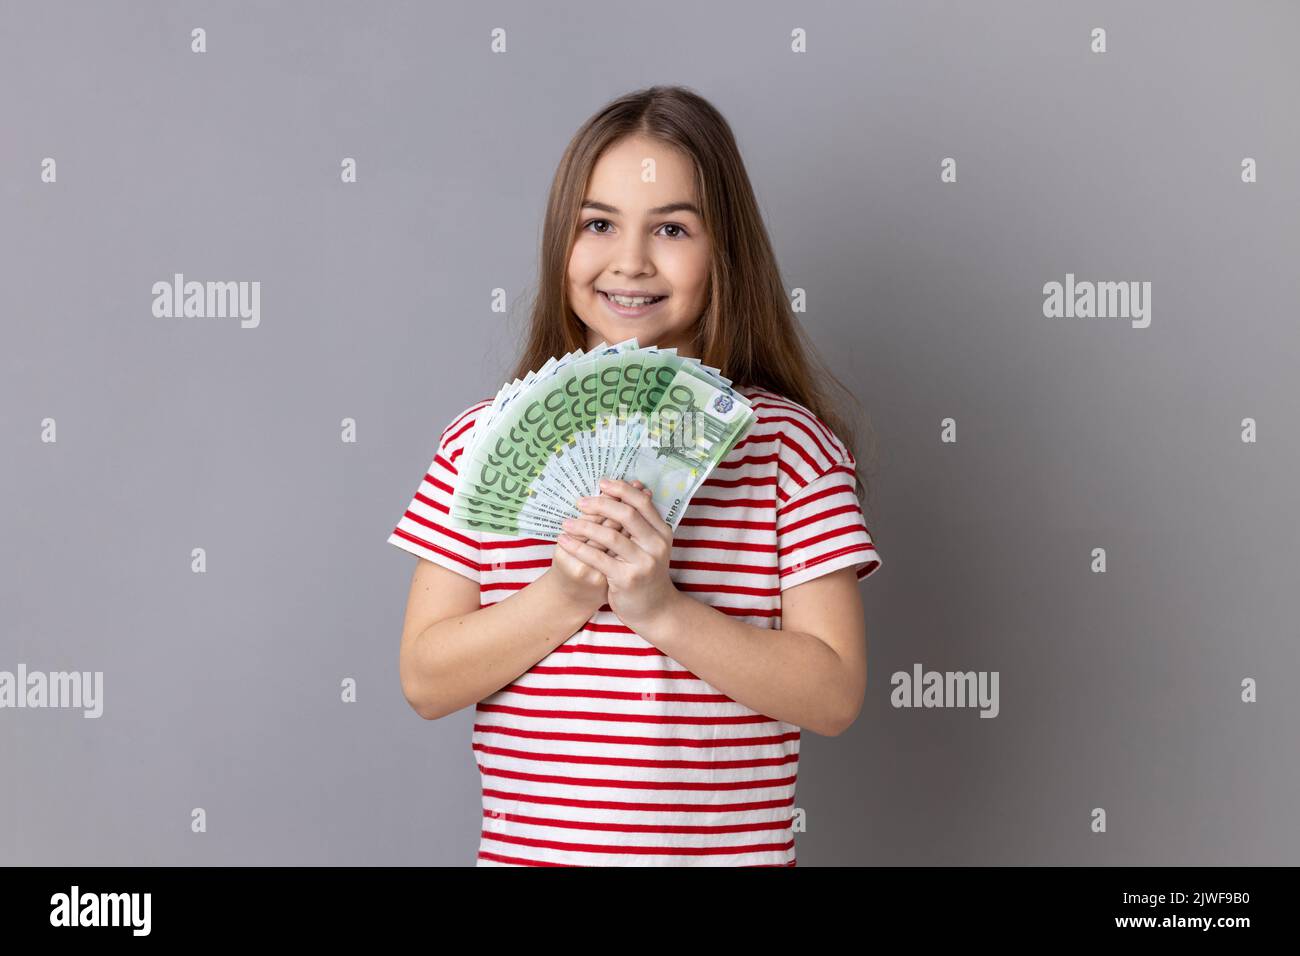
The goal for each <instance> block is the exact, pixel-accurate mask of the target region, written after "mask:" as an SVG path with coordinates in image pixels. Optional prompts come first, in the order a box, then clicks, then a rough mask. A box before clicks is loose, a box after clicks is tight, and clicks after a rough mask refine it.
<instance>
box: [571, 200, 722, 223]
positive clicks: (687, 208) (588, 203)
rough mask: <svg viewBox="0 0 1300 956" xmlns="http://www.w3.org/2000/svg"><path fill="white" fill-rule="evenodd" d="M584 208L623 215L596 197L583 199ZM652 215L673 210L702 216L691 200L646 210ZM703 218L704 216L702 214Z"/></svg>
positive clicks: (659, 214) (663, 213)
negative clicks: (598, 200) (597, 200)
mask: <svg viewBox="0 0 1300 956" xmlns="http://www.w3.org/2000/svg"><path fill="white" fill-rule="evenodd" d="M582 208H583V209H598V210H600V211H601V212H608V213H613V214H614V215H615V216H621V215H622V213H621V212H619V211H618V210H617V209H615V208H614V207H613V206H611V205H609V204H608V203H603V202H596V200H594V199H586V200H583V203H582ZM646 211H647V212H648V213H649V214H650V215H652V216H666V215H668V214H669V213H671V212H691V213H694V214H695V215H697V216H700V211H699V209H697V208H696V207H695V204H694V203H689V202H670V203H669V204H668V205H666V206H656V207H655V208H654V209H648V210H646ZM700 218H701V219H703V218H704V217H703V216H700Z"/></svg>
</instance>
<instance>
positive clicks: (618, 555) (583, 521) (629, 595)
mask: <svg viewBox="0 0 1300 956" xmlns="http://www.w3.org/2000/svg"><path fill="white" fill-rule="evenodd" d="M635 485H640V482H636V483H630V482H626V481H615V480H611V479H602V480H601V482H600V487H601V491H602V494H601V495H600V496H599V497H595V498H579V499H578V508H579V510H581V511H582V512H583V513H584V516H583V517H582V518H570V519H568V520H567V521H565V522H564V528H565V531H566V532H567V533H566V534H564V535H561V537H560V540H559V542H558V544H559V548H563V549H564V550H565V551H566V552H567V553H568V555H570V556H571V557H573V558H575V559H577V560H579V561H581V562H582V564H583V565H585V566H586V567H588V568H589V569H591V570H594V571H598V572H599V573H600V574H602V575H603V576H604V578H605V581H606V582H607V584H608V587H609V606H610V609H611V610H613V612H614V613H615V614H617V615H618V616H619V618H620V619H621V620H622V621H623V623H624V624H626V625H627V626H628V627H630V628H632V629H633V630H637V628H638V625H639V624H643V623H645V622H647V621H649V620H651V619H652V618H654V617H655V615H656V614H658V613H660V612H662V611H663V610H664V609H666V608H668V607H670V606H671V605H672V604H673V603H674V602H675V601H676V600H677V599H678V598H679V597H680V595H681V592H680V591H678V590H677V586H676V585H675V584H673V580H672V578H670V577H669V576H668V562H669V560H670V559H671V558H672V553H673V532H672V529H671V528H669V527H668V525H667V524H665V523H664V520H663V518H661V517H659V512H657V511H655V509H654V506H653V505H651V503H650V492H649V491H647V490H645V489H644V487H643V486H642V487H636V486H635ZM602 518H604V519H606V520H608V519H610V518H612V519H615V520H616V521H618V522H619V523H620V524H621V525H622V527H623V529H625V530H624V531H623V532H622V533H620V532H618V531H615V530H613V529H612V528H610V527H608V526H607V524H606V522H605V521H602V520H601V519H602ZM559 548H557V549H556V551H557V553H558V551H559Z"/></svg>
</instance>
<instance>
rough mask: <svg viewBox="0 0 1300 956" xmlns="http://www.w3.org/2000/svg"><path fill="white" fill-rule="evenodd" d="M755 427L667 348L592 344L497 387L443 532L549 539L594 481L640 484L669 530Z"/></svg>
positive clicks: (747, 408)
mask: <svg viewBox="0 0 1300 956" xmlns="http://www.w3.org/2000/svg"><path fill="white" fill-rule="evenodd" d="M753 421H754V410H753V408H752V406H751V405H750V402H749V401H748V400H747V399H746V398H745V397H744V396H743V395H741V394H739V393H737V392H735V391H733V390H732V388H731V379H728V378H725V377H723V376H722V374H721V373H720V372H719V371H718V369H716V368H713V367H711V366H708V365H703V364H701V362H700V361H699V360H698V359H694V358H688V357H684V356H679V355H677V350H676V349H659V348H654V347H649V348H644V349H643V348H640V347H639V346H638V345H637V340H636V339H628V340H627V341H626V342H621V343H619V344H618V345H609V344H608V343H605V342H602V343H601V344H600V345H598V346H596V347H595V348H594V349H591V350H590V351H587V352H583V351H576V352H571V353H569V354H568V355H566V356H564V357H563V358H558V359H557V358H551V359H549V360H547V362H546V364H545V365H543V366H542V367H541V368H540V369H537V370H536V371H532V372H529V373H528V375H527V376H526V377H525V378H523V379H516V380H515V381H514V382H512V383H508V384H506V385H503V386H502V387H501V390H500V391H499V392H498V393H497V396H496V398H495V399H494V400H493V401H492V404H491V406H489V407H487V408H484V409H483V410H482V411H481V412H480V413H479V416H478V418H477V419H476V421H475V424H474V429H473V431H472V433H471V435H470V437H469V439H468V442H467V443H466V445H465V450H464V452H463V453H462V454H461V456H460V458H459V460H458V461H457V465H456V467H457V476H456V486H455V489H454V493H453V495H452V500H451V516H450V522H451V524H452V526H454V527H457V528H462V529H465V530H472V531H486V532H492V533H494V534H505V535H516V536H521V537H525V536H526V537H536V538H545V539H549V540H552V541H554V540H555V539H557V538H558V537H559V536H560V535H561V534H562V533H563V531H564V529H563V527H562V526H561V522H563V521H564V519H565V518H573V517H578V516H580V515H581V514H582V512H580V511H579V510H578V507H577V505H576V504H575V502H576V501H577V499H578V498H581V497H586V496H590V497H594V496H596V495H599V494H600V486H599V481H600V479H601V478H616V479H622V480H624V481H627V482H631V481H634V480H639V481H640V482H641V483H642V484H644V485H645V486H646V487H647V488H648V489H650V490H651V492H652V495H651V499H650V500H651V502H653V504H654V507H655V509H656V510H657V511H658V512H659V515H660V517H662V518H663V519H664V522H665V523H666V524H667V525H668V526H669V527H670V528H672V529H674V530H676V528H677V524H678V522H679V521H681V518H682V513H683V512H684V511H685V510H686V506H687V504H689V503H690V500H691V498H692V497H693V496H694V494H695V492H696V491H697V490H698V489H699V487H700V485H702V484H703V483H704V481H705V479H707V478H708V476H709V473H710V472H712V471H713V469H714V467H716V465H717V464H718V462H719V461H721V460H722V459H723V458H724V457H725V456H726V455H727V453H728V452H729V451H731V449H732V447H733V446H734V445H735V444H736V442H738V441H739V440H740V439H741V438H742V437H744V435H745V434H746V432H748V430H749V427H750V425H751V424H752V423H753Z"/></svg>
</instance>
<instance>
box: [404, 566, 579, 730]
mask: <svg viewBox="0 0 1300 956" xmlns="http://www.w3.org/2000/svg"><path fill="white" fill-rule="evenodd" d="M602 580H603V579H602ZM574 590H575V589H574V586H573V584H572V579H571V578H570V579H568V580H566V579H564V578H562V577H561V575H560V572H559V571H557V569H556V567H555V565H554V564H552V566H551V567H550V568H548V569H547V570H546V571H545V572H544V573H543V574H542V575H541V576H540V577H539V578H537V580H535V581H533V582H531V583H530V584H528V585H527V586H526V587H523V588H521V589H519V590H518V591H516V592H515V593H514V594H512V595H510V597H508V598H506V599H505V600H503V601H500V602H498V603H496V604H493V605H490V606H488V607H479V586H478V584H477V583H476V582H474V581H472V580H470V579H469V578H467V577H464V576H463V575H460V574H457V573H456V572H454V571H449V570H447V569H446V568H444V567H440V566H439V565H436V564H434V563H433V562H431V561H426V560H424V559H421V560H420V561H419V562H418V564H417V566H416V569H415V574H414V576H413V577H412V578H411V593H410V596H409V597H408V599H407V603H406V622H405V624H404V625H403V628H402V647H401V652H400V655H399V671H400V673H401V680H402V693H404V694H405V695H406V699H407V701H408V702H409V703H410V705H411V707H412V708H414V709H415V712H416V713H418V714H419V715H420V716H421V717H423V718H425V719H426V720H435V719H437V718H439V717H444V716H446V715H447V714H451V713H455V712H456V711H458V710H460V709H461V708H462V707H467V706H469V705H470V704H474V703H477V702H478V701H480V700H482V699H483V698H485V697H487V696H489V695H490V694H493V693H495V692H496V691H498V690H500V689H501V688H502V687H504V686H505V685H506V684H509V683H510V682H511V681H512V680H514V679H515V678H516V677H518V676H519V675H520V674H522V673H524V672H525V671H527V670H528V669H529V668H530V667H532V666H533V665H534V664H536V663H537V662H538V661H539V660H541V659H542V658H543V657H545V656H546V655H547V654H549V653H550V652H551V651H552V650H553V649H554V648H556V647H558V646H559V645H560V644H563V643H564V642H565V641H566V640H568V639H569V638H570V637H571V636H572V635H573V634H574V633H575V632H576V631H578V630H579V629H580V628H581V627H582V625H583V624H584V623H585V622H586V621H588V620H590V619H591V616H592V615H593V614H595V613H596V611H597V610H598V609H599V608H600V606H601V604H602V603H604V601H603V599H597V600H595V603H594V604H593V603H592V599H590V598H588V599H585V600H584V599H583V598H581V597H578V596H575V594H574ZM602 590H603V588H602Z"/></svg>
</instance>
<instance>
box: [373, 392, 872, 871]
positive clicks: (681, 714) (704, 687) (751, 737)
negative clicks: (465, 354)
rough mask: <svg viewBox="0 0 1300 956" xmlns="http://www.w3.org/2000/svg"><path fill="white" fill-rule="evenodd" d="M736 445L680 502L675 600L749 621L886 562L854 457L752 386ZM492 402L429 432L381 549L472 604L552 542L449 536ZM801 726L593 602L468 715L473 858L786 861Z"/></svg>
mask: <svg viewBox="0 0 1300 956" xmlns="http://www.w3.org/2000/svg"><path fill="white" fill-rule="evenodd" d="M736 390H737V391H739V392H740V393H741V394H742V395H744V396H745V397H746V398H748V399H749V400H750V401H751V402H752V404H753V407H754V411H755V413H756V416H757V417H756V420H755V421H754V423H753V424H752V426H751V427H750V430H749V432H748V434H747V435H746V436H745V437H744V438H743V439H741V440H740V441H739V442H737V443H736V445H735V447H734V448H732V449H731V451H730V452H729V453H728V455H727V457H726V458H724V459H723V460H722V461H721V462H720V463H719V464H718V467H717V468H716V469H715V470H714V471H713V472H712V474H711V475H710V476H709V478H708V480H707V481H706V482H705V483H704V484H703V485H702V486H701V487H700V489H699V490H698V491H697V492H696V494H695V497H694V498H692V499H691V502H690V504H689V506H688V507H687V509H686V512H685V514H684V515H683V516H682V520H681V522H680V524H679V526H678V527H677V529H676V531H675V534H674V538H673V552H672V561H671V564H670V566H669V576H670V577H671V578H672V580H673V582H674V583H675V584H676V585H677V588H678V590H681V591H684V592H687V593H688V594H690V595H691V596H692V597H694V598H696V599H697V600H699V601H703V602H704V603H706V604H709V605H711V606H713V607H714V608H717V609H718V610H719V611H721V612H722V613H724V614H727V615H730V616H732V617H735V618H738V619H739V620H741V621H744V622H745V623H747V624H753V625H756V626H758V627H766V628H777V629H779V628H780V626H781V592H782V591H783V590H785V589H786V588H790V587H794V586H795V585H797V584H802V583H803V582H805V581H808V580H811V579H813V578H816V577H819V576H821V575H823V574H828V573H830V572H831V571H835V570H838V569H840V568H846V567H852V568H854V569H855V571H856V575H857V577H858V579H859V580H861V579H862V578H865V577H866V576H867V575H869V574H870V573H871V572H872V571H874V570H876V569H877V568H878V567H880V564H881V559H880V556H879V555H878V554H877V553H876V549H875V547H874V546H873V544H872V541H871V536H870V534H869V533H868V531H867V526H866V522H865V519H864V517H863V514H862V509H861V507H860V506H859V504H858V500H857V498H856V497H855V495H854V493H853V489H854V480H855V478H854V474H853V470H852V468H853V457H852V455H851V454H850V453H849V451H848V450H847V448H846V446H845V445H844V444H843V443H842V442H841V441H840V440H839V438H838V437H836V435H835V434H834V433H833V432H831V431H830V429H828V428H827V427H826V425H825V424H823V423H822V422H821V421H820V420H819V419H818V418H817V417H816V416H814V415H813V414H812V413H811V412H810V411H809V410H808V409H807V408H806V407H804V406H803V405H800V404H798V403H796V402H793V401H791V400H789V399H786V398H783V397H781V396H779V395H776V394H774V393H772V392H769V391H766V390H763V389H759V388H755V387H738V388H737V389H736ZM490 404H491V399H484V400H482V401H479V402H476V403H474V404H473V405H471V406H470V407H469V408H467V409H465V411H463V412H462V413H461V414H459V415H457V416H456V417H455V419H453V420H452V422H451V423H450V424H449V425H448V426H447V428H446V429H445V430H444V431H443V432H442V435H441V436H440V438H439V441H438V447H437V451H436V453H435V455H434V458H433V463H432V464H431V465H430V466H429V470H428V472H427V473H426V474H425V475H424V478H423V479H422V480H421V482H420V487H419V490H418V491H417V492H416V494H415V497H414V499H413V500H412V501H411V503H410V505H408V506H407V509H406V512H405V514H403V515H402V517H401V519H400V520H399V521H398V522H397V526H396V528H394V529H393V531H392V534H391V535H390V536H389V538H388V540H389V542H390V543H392V544H395V545H397V546H398V547H399V548H402V549H403V550H406V551H409V552H410V553H412V554H414V555H416V556H418V557H421V558H425V559H427V560H429V561H432V562H434V563H435V564H439V565H442V566H443V567H445V568H450V569H451V570H452V571H455V572H457V573H458V574H463V575H464V576H465V577H467V578H470V579H471V580H473V581H477V582H478V585H479V603H480V606H482V607H487V606H489V605H491V604H495V603H496V602H498V601H502V600H505V599H506V598H508V597H510V596H511V595H512V594H514V593H515V592H516V591H518V590H519V589H520V588H523V587H525V586H527V585H528V584H529V583H531V582H532V581H534V580H536V579H537V578H538V577H539V576H541V575H542V574H543V573H544V572H545V571H546V569H547V568H549V567H550V565H551V559H552V556H553V555H554V553H555V548H556V544H555V542H553V541H547V540H544V539H537V538H517V537H511V536H508V535H500V534H494V533H490V532H471V531H465V530H461V529H458V528H452V527H451V526H450V525H449V523H448V521H447V514H448V505H449V503H450V501H451V495H452V488H453V486H454V484H455V475H456V462H457V459H458V458H459V457H460V455H461V453H462V452H463V451H464V448H465V443H466V441H467V440H468V438H469V435H470V432H471V431H472V429H473V427H474V421H475V416H476V415H477V414H478V413H479V412H480V411H481V410H483V409H484V408H486V407H487V406H489V405H490ZM799 734H800V729H799V727H797V726H795V725H794V724H790V723H786V722H785V721H781V720H775V719H773V718H771V717H767V716H765V715H763V714H760V713H757V712H756V711H753V710H751V709H750V708H748V707H746V706H745V705H744V704H741V703H739V702H737V701H735V700H732V699H731V698H730V697H728V696H727V695H726V694H723V693H721V692H720V691H718V690H716V689H715V688H714V687H712V686H711V685H710V684H708V683H707V682H705V681H703V680H701V679H700V678H698V677H696V676H695V675H694V674H692V673H691V672H690V671H688V670H686V669H685V668H684V667H682V666H681V665H680V664H678V663H677V662H676V661H675V660H673V659H672V658H670V657H667V656H666V655H664V654H663V653H661V652H660V651H659V649H658V648H656V647H655V646H654V645H653V644H650V643H649V642H648V641H645V640H644V639H642V638H641V637H640V636H639V635H637V634H636V633H635V632H634V631H632V630H631V628H628V627H627V626H625V625H624V624H623V623H622V622H621V621H620V620H619V619H618V617H617V616H616V615H615V614H614V613H613V612H612V611H610V609H609V605H603V606H602V607H601V609H600V610H599V611H597V612H596V614H595V615H594V616H593V617H592V618H591V619H590V620H588V622H587V623H586V624H584V625H583V627H582V629H581V630H580V631H578V632H577V633H576V634H574V635H572V636H571V637H570V638H569V639H568V640H566V641H565V642H564V643H563V644H561V645H559V646H558V647H556V648H555V649H554V650H553V651H551V652H550V653H549V654H548V655H547V656H546V657H544V658H542V659H541V660H540V661H538V662H537V663H536V664H535V665H534V666H533V667H531V668H530V669H529V670H528V671H527V672H526V673H524V674H522V675H521V676H520V677H519V678H518V679H516V680H515V681H513V682H512V683H510V684H508V685H507V686H505V687H503V688H501V689H500V690H499V691H497V692H496V693H494V694H491V695H490V696H488V697H487V698H485V699H484V700H482V701H480V702H479V704H478V705H477V707H476V713H475V719H474V730H473V736H472V743H473V751H474V754H475V759H476V760H477V762H478V767H479V773H480V777H481V781H482V798H483V826H482V831H481V835H480V842H479V851H478V858H477V865H478V866H794V865H795V845H794V832H793V827H792V823H793V816H794V807H795V803H794V792H795V778H796V775H797V773H796V772H797V770H798V766H799Z"/></svg>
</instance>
